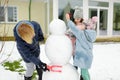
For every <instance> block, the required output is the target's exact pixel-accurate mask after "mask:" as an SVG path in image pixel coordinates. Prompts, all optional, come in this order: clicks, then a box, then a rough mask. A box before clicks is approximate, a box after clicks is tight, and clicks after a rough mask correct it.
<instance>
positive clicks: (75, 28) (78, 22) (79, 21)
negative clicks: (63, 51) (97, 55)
mask: <svg viewBox="0 0 120 80" xmlns="http://www.w3.org/2000/svg"><path fill="white" fill-rule="evenodd" d="M82 17H83V14H82V10H81V9H80V8H79V7H76V8H75V12H74V23H73V22H72V21H71V20H70V16H69V14H66V19H67V22H68V27H69V28H70V29H71V31H72V32H73V34H74V36H75V37H76V42H75V53H74V60H73V64H74V66H78V67H79V68H81V79H80V80H90V75H89V72H88V69H89V68H90V67H91V64H92V59H93V54H92V49H93V42H94V41H95V40H96V31H95V30H94V28H87V25H88V24H85V23H84V22H83V18H82ZM89 26H91V25H89Z"/></svg>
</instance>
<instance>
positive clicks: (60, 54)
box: [42, 19, 79, 80]
mask: <svg viewBox="0 0 120 80" xmlns="http://www.w3.org/2000/svg"><path fill="white" fill-rule="evenodd" d="M49 30H50V33H51V35H50V36H49V37H48V39H47V40H46V43H45V53H46V56H47V57H48V59H49V60H50V62H51V63H50V64H49V66H51V70H50V71H46V72H43V79H42V80H79V76H78V73H77V71H76V69H75V68H74V67H73V65H71V64H70V63H69V60H70V58H71V56H72V43H71V41H70V39H69V38H68V37H67V36H66V35H65V31H66V25H65V23H64V21H62V20H59V19H56V20H53V21H52V22H51V23H50V26H49Z"/></svg>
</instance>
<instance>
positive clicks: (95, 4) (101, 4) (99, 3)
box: [89, 1, 109, 7]
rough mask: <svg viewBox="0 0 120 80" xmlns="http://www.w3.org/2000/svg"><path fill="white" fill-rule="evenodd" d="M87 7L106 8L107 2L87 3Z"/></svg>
mask: <svg viewBox="0 0 120 80" xmlns="http://www.w3.org/2000/svg"><path fill="white" fill-rule="evenodd" d="M89 6H99V7H108V6H109V3H108V2H99V1H89Z"/></svg>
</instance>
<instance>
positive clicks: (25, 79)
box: [24, 76, 32, 80]
mask: <svg viewBox="0 0 120 80" xmlns="http://www.w3.org/2000/svg"><path fill="white" fill-rule="evenodd" d="M24 80H32V76H31V77H25V76H24Z"/></svg>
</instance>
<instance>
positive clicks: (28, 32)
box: [14, 20, 47, 80]
mask: <svg viewBox="0 0 120 80" xmlns="http://www.w3.org/2000/svg"><path fill="white" fill-rule="evenodd" d="M14 37H15V40H16V43H17V49H18V51H19V53H20V55H21V57H22V58H23V60H24V62H25V63H26V74H25V80H32V75H33V72H34V67H35V66H36V70H37V72H38V75H39V80H42V72H43V71H46V70H47V65H46V63H43V62H42V61H41V60H40V57H39V55H40V46H39V41H43V40H44V36H43V32H42V30H41V28H40V25H39V24H38V23H37V22H35V21H27V20H22V21H20V22H18V23H17V24H16V26H15V27H14Z"/></svg>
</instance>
